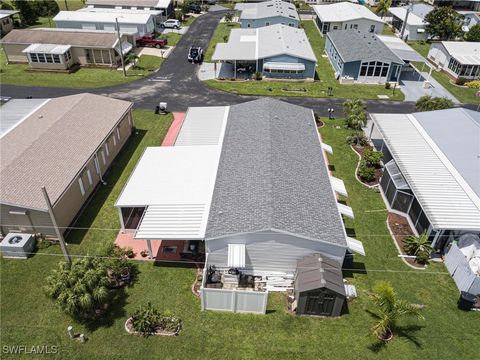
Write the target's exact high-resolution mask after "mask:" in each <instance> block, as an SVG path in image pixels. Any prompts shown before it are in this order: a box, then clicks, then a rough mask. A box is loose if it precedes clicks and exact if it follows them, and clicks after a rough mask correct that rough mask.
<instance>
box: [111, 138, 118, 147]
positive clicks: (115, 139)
mask: <svg viewBox="0 0 480 360" xmlns="http://www.w3.org/2000/svg"><path fill="white" fill-rule="evenodd" d="M112 139H113V146H117V138H116V137H115V136H112Z"/></svg>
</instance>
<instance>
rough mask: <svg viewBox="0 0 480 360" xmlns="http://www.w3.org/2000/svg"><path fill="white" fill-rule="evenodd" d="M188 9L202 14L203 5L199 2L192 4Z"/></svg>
mask: <svg viewBox="0 0 480 360" xmlns="http://www.w3.org/2000/svg"><path fill="white" fill-rule="evenodd" d="M188 11H189V12H191V13H193V14H200V13H201V12H202V7H201V6H200V5H198V4H191V5H190V6H189V8H188Z"/></svg>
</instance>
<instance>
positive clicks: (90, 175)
mask: <svg viewBox="0 0 480 360" xmlns="http://www.w3.org/2000/svg"><path fill="white" fill-rule="evenodd" d="M87 178H88V183H89V184H90V186H91V185H93V179H92V173H91V172H90V169H87Z"/></svg>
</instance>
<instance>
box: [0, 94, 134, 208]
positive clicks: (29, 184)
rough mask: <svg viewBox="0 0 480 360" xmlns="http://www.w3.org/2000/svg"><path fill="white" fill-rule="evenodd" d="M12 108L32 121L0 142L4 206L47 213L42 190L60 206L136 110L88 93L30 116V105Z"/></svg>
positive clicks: (24, 121)
mask: <svg viewBox="0 0 480 360" xmlns="http://www.w3.org/2000/svg"><path fill="white" fill-rule="evenodd" d="M10 101H13V100H10ZM10 101H9V102H10ZM43 101H44V100H43ZM38 103H39V100H38V99H34V100H33V101H32V105H31V107H30V108H32V109H33V107H34V106H35V105H38ZM11 104H12V105H11V106H12V107H11V108H10V109H9V110H8V111H9V112H10V113H12V112H14V111H15V109H14V107H13V106H15V105H18V111H19V113H20V114H19V117H20V116H22V115H23V116H25V115H27V117H26V118H24V119H23V118H22V119H20V120H19V121H18V122H17V125H16V126H15V127H14V128H13V129H11V130H10V131H8V132H7V133H5V134H4V135H3V136H2V138H0V155H1V156H0V158H1V159H2V161H1V163H0V183H1V184H2V186H1V187H0V202H2V203H8V204H12V205H18V206H23V207H27V208H33V209H46V205H45V201H44V198H43V195H42V192H41V187H42V186H45V187H46V188H47V190H48V193H49V195H50V198H51V201H52V203H53V204H55V202H56V201H57V200H58V199H59V197H60V196H61V195H62V193H63V191H64V190H65V189H66V188H67V187H68V185H69V184H70V183H71V182H72V181H73V180H74V179H75V177H76V176H77V173H78V172H79V171H80V170H82V168H83V166H84V165H85V163H86V162H87V160H88V159H89V158H90V157H91V156H92V154H94V152H95V151H96V150H97V148H98V147H99V145H100V144H101V143H102V142H103V141H104V140H105V138H106V137H107V136H108V134H109V133H110V132H111V131H112V130H113V129H114V128H115V126H116V124H117V123H118V122H119V121H120V119H121V118H122V117H123V116H124V115H125V114H126V113H127V111H128V110H129V109H130V108H131V106H132V103H130V102H127V101H122V100H116V99H112V98H107V97H104V96H99V95H93V94H86V93H85V94H78V95H71V96H64V97H59V98H54V99H50V100H49V101H48V102H45V101H44V104H43V105H42V106H40V107H38V108H36V109H34V111H33V112H30V113H28V114H27V111H28V109H26V107H27V105H26V103H25V102H18V103H17V104H15V103H11ZM5 105H8V102H7V104H5ZM5 105H3V106H5ZM2 121H3V109H2Z"/></svg>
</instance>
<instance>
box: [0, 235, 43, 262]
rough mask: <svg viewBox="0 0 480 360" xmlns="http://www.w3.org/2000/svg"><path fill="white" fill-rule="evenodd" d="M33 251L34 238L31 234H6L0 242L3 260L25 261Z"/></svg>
mask: <svg viewBox="0 0 480 360" xmlns="http://www.w3.org/2000/svg"><path fill="white" fill-rule="evenodd" d="M34 250H35V237H34V235H33V234H23V233H8V234H7V236H5V238H4V239H3V240H2V242H0V251H1V252H2V254H3V257H4V258H10V259H26V258H28V257H29V256H31V255H32V254H33V252H34Z"/></svg>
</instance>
